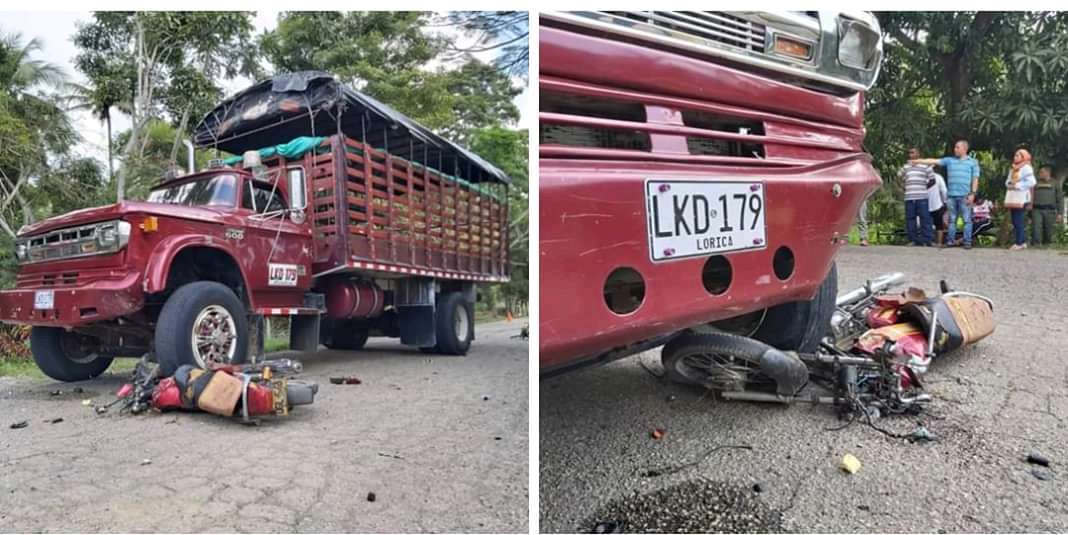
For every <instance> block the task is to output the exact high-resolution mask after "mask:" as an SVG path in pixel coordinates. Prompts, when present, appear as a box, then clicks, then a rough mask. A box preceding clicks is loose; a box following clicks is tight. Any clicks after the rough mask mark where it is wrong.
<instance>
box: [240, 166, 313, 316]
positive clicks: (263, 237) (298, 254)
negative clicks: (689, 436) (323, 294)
mask: <svg viewBox="0 0 1068 535" xmlns="http://www.w3.org/2000/svg"><path fill="white" fill-rule="evenodd" d="M297 173H299V174H300V177H299V178H300V179H301V180H299V184H301V185H303V183H304V181H303V169H301V168H300V167H299V166H294V167H291V168H290V169H287V175H289V174H297ZM286 179H287V177H286V176H283V177H279V178H278V181H279V184H278V185H277V187H276V186H275V185H273V184H272V183H270V182H267V181H261V180H253V179H249V180H247V181H245V184H244V188H242V195H241V209H242V210H245V211H247V213H248V217H247V218H246V220H247V221H248V223H247V227H248V234H249V236H247V237H246V240H245V243H246V244H247V245H246V246H247V247H248V248H249V250H247V251H245V252H244V253H245V254H243V255H242V256H243V257H246V258H248V259H249V260H250V261H251V265H249V266H248V271H247V272H248V273H249V279H250V280H249V285H250V286H252V290H253V291H254V292H256V293H257V297H258V299H257V302H258V303H261V305H260V306H277V307H281V306H299V305H300V303H301V302H302V299H303V294H304V292H305V291H306V290H307V289H308V288H310V287H311V285H312V270H311V264H312V251H313V247H312V232H311V226H310V225H309V224H308V223H307V221H306V220H305V219H304V218H303V217H300V216H297V217H294V216H293V213H294V210H291V209H290V208H299V210H296V211H297V212H298V213H300V214H302V213H303V208H304V207H303V199H305V198H306V197H305V196H304V195H297V196H296V200H297V202H298V203H299V205H298V206H297V207H291V206H290V204H289V198H288V196H287V195H286V194H285V193H286V192H285V191H284V190H286V189H288V188H287V187H286V186H285V184H286ZM301 193H303V191H302V192H301Z"/></svg>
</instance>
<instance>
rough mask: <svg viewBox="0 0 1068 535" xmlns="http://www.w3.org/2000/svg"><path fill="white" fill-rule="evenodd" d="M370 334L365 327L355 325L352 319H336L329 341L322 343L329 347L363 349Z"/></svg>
mask: <svg viewBox="0 0 1068 535" xmlns="http://www.w3.org/2000/svg"><path fill="white" fill-rule="evenodd" d="M370 334H371V333H370V332H369V330H368V329H367V328H366V327H356V326H355V325H353V322H352V321H336V322H334V328H333V330H332V333H331V336H330V343H329V344H323V345H325V346H326V347H328V348H330V349H344V350H347V351H357V350H360V349H363V346H364V345H365V344H366V343H367V338H368V337H369V336H370Z"/></svg>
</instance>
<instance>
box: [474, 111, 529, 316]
mask: <svg viewBox="0 0 1068 535" xmlns="http://www.w3.org/2000/svg"><path fill="white" fill-rule="evenodd" d="M471 150H473V151H475V152H476V153H478V154H479V155H481V156H482V157H483V158H485V159H486V160H487V161H489V162H490V163H492V164H494V165H496V166H497V167H499V168H500V169H501V170H502V171H504V172H505V173H507V174H508V176H509V177H511V178H512V184H511V186H510V187H509V189H508V208H509V218H510V220H511V221H510V223H509V231H508V237H509V246H510V247H509V254H510V257H511V259H512V280H511V281H510V282H509V283H507V284H503V285H496V286H488V287H486V288H483V292H482V293H483V297H484V299H485V300H486V301H487V302H488V303H489V305H490V307H491V309H492V308H493V307H494V305H496V303H497V302H498V301H503V304H504V306H505V308H507V309H508V310H512V311H513V313H515V312H516V311H517V310H522V309H523V308H524V307H525V304H526V302H527V301H528V299H529V297H528V296H529V293H530V282H529V279H530V274H529V264H528V261H527V259H528V258H529V255H530V246H529V239H528V232H529V228H530V223H529V218H528V214H529V196H530V188H529V184H530V181H529V176H528V169H529V167H528V165H529V164H528V160H529V150H528V133H527V131H526V130H509V129H506V128H502V127H491V128H485V129H482V130H477V131H475V133H474V135H473V136H472V141H471Z"/></svg>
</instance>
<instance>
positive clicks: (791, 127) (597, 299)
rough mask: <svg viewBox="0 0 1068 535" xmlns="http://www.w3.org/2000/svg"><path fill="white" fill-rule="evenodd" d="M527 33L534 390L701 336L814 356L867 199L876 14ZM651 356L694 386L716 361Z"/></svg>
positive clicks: (655, 18)
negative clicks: (535, 248)
mask: <svg viewBox="0 0 1068 535" xmlns="http://www.w3.org/2000/svg"><path fill="white" fill-rule="evenodd" d="M540 18H541V30H540V36H541V37H540V43H539V45H540V47H541V49H540V50H541V63H540V65H541V66H540V73H539V85H540V110H539V111H540V113H539V124H540V141H541V143H540V148H539V177H540V178H539V180H540V186H539V195H540V203H541V204H540V206H541V208H540V221H541V223H540V225H541V227H540V232H541V234H540V244H539V254H540V258H541V274H540V277H541V278H540V280H541V307H540V314H541V319H540V339H541V348H540V363H541V371H542V374H543V376H545V375H549V374H553V373H558V372H561V371H565V370H569V369H572V368H576V367H580V366H584V365H589V364H595V363H601V362H606V361H609V360H612V359H616V358H620V357H624V356H627V355H630V354H634V353H637V352H639V351H644V350H648V349H653V348H656V347H658V346H661V345H664V344H665V343H666V342H668V341H669V340H672V339H673V338H675V337H677V336H679V335H680V333H683V332H691V331H698V332H699V331H700V330H702V329H713V330H715V331H717V332H719V331H723V332H727V333H735V334H740V335H743V336H747V337H753V338H756V339H758V340H761V341H764V342H767V343H769V344H770V345H773V346H776V347H778V348H779V349H793V350H806V351H811V350H813V349H815V347H816V346H817V345H818V344H819V342H820V339H821V338H822V336H823V335H824V334H825V333H826V330H827V329H828V325H829V320H830V315H831V313H832V311H833V309H834V304H835V300H834V296H835V293H836V291H837V288H836V286H837V277H836V271H835V267H834V257H835V253H836V251H837V250H838V249H839V248H840V247H841V246H842V245H843V244H844V243H846V239H847V236H848V233H849V228H850V225H851V223H852V222H853V220H854V217H855V216H856V214H857V211H858V208H859V206H860V204H861V202H862V201H863V200H864V199H865V198H866V197H867V196H868V195H869V194H870V193H871V192H872V191H873V190H875V189H876V188H877V187H878V186H879V184H880V178H879V176H878V174H877V173H876V171H875V170H874V169H873V168H872V165H871V161H870V156H869V155H867V154H865V152H864V150H863V147H862V142H863V140H864V126H863V111H864V91H865V90H867V89H868V88H870V87H871V85H872V84H873V83H874V81H875V79H876V77H877V74H878V71H879V65H880V61H881V59H882V40H881V36H880V28H879V25H878V22H877V20H876V19H875V17H873V16H872V15H871V14H870V13H865V12H852V13H828V12H789V13H766V12H714V11H685V12H683V11H680V12H671V11H585V12H552V13H543V14H542V15H541V16H540ZM670 347H673V348H677V347H678V344H673V345H672V346H670ZM709 352H711V353H714V352H715V351H714V348H710V349H709V350H708V351H705V352H704V353H709ZM694 353H701V352H700V351H697V352H694ZM704 356H706V357H707V356H708V355H704ZM698 357H700V355H698ZM664 358H665V364H666V366H665V367H666V368H670V369H668V370H667V371H668V373H669V376H670V377H672V378H674V379H679V380H684V381H687V382H695V383H701V382H702V377H703V376H702V373H704V370H701V369H699V368H700V367H701V366H705V367H707V366H711V365H714V362H713V361H714V359H709V358H704V359H703V360H702V359H701V358H697V359H694V360H693V361H690V362H681V363H680V361H678V360H677V359H671V358H669V355H664Z"/></svg>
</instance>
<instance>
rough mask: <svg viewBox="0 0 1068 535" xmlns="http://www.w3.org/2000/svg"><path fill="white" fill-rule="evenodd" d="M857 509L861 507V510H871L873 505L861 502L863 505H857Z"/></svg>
mask: <svg viewBox="0 0 1068 535" xmlns="http://www.w3.org/2000/svg"><path fill="white" fill-rule="evenodd" d="M857 509H860V510H861V511H871V506H870V505H864V504H861V505H858V506H857Z"/></svg>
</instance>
